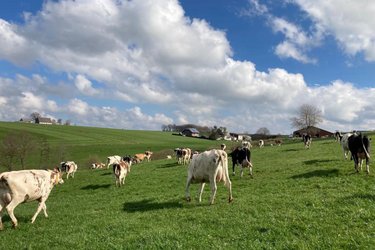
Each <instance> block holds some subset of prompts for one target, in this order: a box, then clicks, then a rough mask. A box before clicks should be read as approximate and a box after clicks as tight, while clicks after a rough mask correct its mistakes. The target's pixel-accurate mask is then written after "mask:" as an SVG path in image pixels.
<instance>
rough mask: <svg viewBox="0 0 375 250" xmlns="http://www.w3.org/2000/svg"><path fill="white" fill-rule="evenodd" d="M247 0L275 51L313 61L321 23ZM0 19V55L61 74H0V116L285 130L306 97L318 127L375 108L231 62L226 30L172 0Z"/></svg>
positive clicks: (72, 4)
mask: <svg viewBox="0 0 375 250" xmlns="http://www.w3.org/2000/svg"><path fill="white" fill-rule="evenodd" d="M251 2H252V3H253V4H255V5H256V4H258V5H257V6H256V11H257V13H260V14H262V15H265V16H267V18H270V19H268V20H270V22H269V24H270V25H271V27H273V28H274V31H275V32H280V33H281V34H283V36H284V41H282V42H281V43H280V44H279V45H278V46H277V47H276V52H277V53H278V54H279V56H282V57H288V58H294V59H296V60H299V61H302V62H305V63H311V62H314V59H313V58H310V57H309V56H308V55H307V53H308V52H309V50H310V49H311V48H312V47H314V46H316V45H317V44H318V43H319V41H320V38H321V34H322V29H320V28H317V27H318V26H319V25H322V26H324V23H323V22H319V23H318V22H316V27H315V29H313V31H310V32H306V31H303V30H302V28H300V27H298V26H297V25H295V24H293V23H291V22H288V21H287V20H286V19H281V18H278V17H275V16H272V15H271V14H270V13H269V10H268V9H267V7H266V6H262V5H259V3H258V1H256V0H252V1H251ZM302 2H303V1H301V2H300V4H301V6H302ZM317 20H318V19H317ZM0 21H1V23H2V25H3V26H1V28H0V29H1V31H3V32H0V38H4V39H0V59H2V60H8V61H11V62H14V63H18V64H19V65H21V64H23V63H30V62H33V61H34V62H38V63H40V64H42V65H48V67H50V69H52V70H53V71H56V72H63V73H65V74H66V75H67V80H66V82H65V81H59V82H51V81H50V80H49V79H48V78H46V77H45V76H42V75H34V76H24V75H22V74H19V75H17V76H15V77H14V79H12V78H0V106H1V109H0V119H2V120H18V119H19V118H21V117H24V116H28V115H29V114H30V113H32V112H34V111H39V112H40V113H44V114H50V115H51V116H55V117H61V116H63V117H66V118H69V119H71V120H72V121H73V123H76V124H79V125H89V126H103V127H116V128H128V129H157V130H159V129H160V127H161V125H162V124H170V123H177V124H180V123H199V124H201V125H207V126H213V125H223V126H227V127H228V128H229V129H230V130H234V131H237V132H241V131H250V132H255V130H256V129H258V128H259V127H264V126H266V127H268V128H269V129H270V130H271V131H272V132H275V133H278V132H281V133H290V130H291V129H292V128H291V127H290V125H289V118H290V117H291V116H293V115H294V111H295V110H296V108H297V107H298V106H299V105H301V104H303V103H305V102H308V103H315V104H316V105H318V107H319V108H322V109H323V111H324V115H325V125H327V126H329V127H327V128H326V129H331V130H334V129H336V127H339V126H343V127H344V126H347V127H349V126H357V129H367V128H371V126H372V125H371V124H374V123H373V121H374V120H375V112H370V113H369V114H368V113H367V114H366V115H364V113H365V110H366V111H368V110H370V111H373V108H372V107H373V106H374V105H373V104H374V102H373V100H374V99H375V93H374V92H375V90H374V89H373V88H370V89H357V88H355V87H354V86H353V85H352V84H350V83H345V82H340V81H335V82H333V83H331V84H328V85H327V86H319V87H314V88H311V87H308V86H307V85H306V83H305V81H304V78H303V76H302V75H301V74H292V73H289V72H288V71H286V70H284V69H280V68H275V69H269V70H267V71H259V70H257V69H256V67H255V65H254V63H252V62H249V61H238V60H235V59H233V58H232V50H231V48H230V45H229V41H228V40H227V38H226V34H225V32H224V31H221V30H217V29H214V28H213V27H211V26H210V25H209V24H208V23H207V22H206V21H204V20H200V19H189V18H188V17H186V16H185V14H184V11H183V9H182V8H181V6H180V5H179V2H178V1H177V0H160V1H154V0H138V1H111V0H95V1H89V0H82V1H59V2H53V1H47V2H46V3H45V4H44V7H43V9H42V10H41V11H40V12H38V13H37V14H36V15H29V16H28V17H27V19H26V20H25V24H20V25H18V26H17V25H15V24H9V23H8V22H6V21H5V20H0ZM271 21H272V22H271ZM326 29H327V28H326V27H325V26H324V30H326ZM5 38H6V39H5ZM13 40H14V41H15V43H12V41H13ZM5 48H6V49H5ZM30 51H32V53H31V52H30ZM93 82H95V83H98V84H99V85H100V88H94V86H93V84H92V83H93ZM76 89H78V90H79V91H80V93H83V94H84V95H85V96H84V98H82V95H80V96H77V94H76V93H75V92H76V91H75V90H76ZM348 93H355V94H353V95H348ZM4 100H5V101H4ZM337 100H339V104H337ZM98 101H100V102H98ZM99 103H105V104H104V105H101V104H99ZM108 103H109V104H108ZM119 103H120V104H119ZM144 105H147V108H145V107H146V106H144ZM35 109H38V110H35ZM145 110H147V112H146V111H145ZM161 110H162V111H161Z"/></svg>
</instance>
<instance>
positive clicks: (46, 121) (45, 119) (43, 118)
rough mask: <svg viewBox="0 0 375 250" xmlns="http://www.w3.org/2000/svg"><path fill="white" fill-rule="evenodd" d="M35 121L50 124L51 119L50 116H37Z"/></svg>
mask: <svg viewBox="0 0 375 250" xmlns="http://www.w3.org/2000/svg"><path fill="white" fill-rule="evenodd" d="M35 123H38V124H48V125H50V124H52V119H51V118H45V117H38V118H36V119H35Z"/></svg>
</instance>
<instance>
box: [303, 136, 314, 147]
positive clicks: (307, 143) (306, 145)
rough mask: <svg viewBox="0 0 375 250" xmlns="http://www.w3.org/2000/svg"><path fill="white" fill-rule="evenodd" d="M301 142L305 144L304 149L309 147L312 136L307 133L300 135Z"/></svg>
mask: <svg viewBox="0 0 375 250" xmlns="http://www.w3.org/2000/svg"><path fill="white" fill-rule="evenodd" d="M302 140H303V144H304V145H305V148H306V149H309V148H310V146H311V142H312V138H311V136H310V135H309V134H303V135H302Z"/></svg>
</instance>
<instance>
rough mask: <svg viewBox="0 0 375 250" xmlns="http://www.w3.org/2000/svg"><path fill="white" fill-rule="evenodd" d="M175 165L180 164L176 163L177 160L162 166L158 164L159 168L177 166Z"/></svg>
mask: <svg viewBox="0 0 375 250" xmlns="http://www.w3.org/2000/svg"><path fill="white" fill-rule="evenodd" d="M177 166H180V164H178V163H177V162H173V163H168V164H165V165H163V166H160V168H173V167H177Z"/></svg>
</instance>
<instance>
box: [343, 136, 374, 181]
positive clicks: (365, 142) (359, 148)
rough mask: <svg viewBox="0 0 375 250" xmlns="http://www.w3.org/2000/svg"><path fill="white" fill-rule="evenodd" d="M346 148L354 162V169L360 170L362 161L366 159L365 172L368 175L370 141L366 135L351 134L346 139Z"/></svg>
mask: <svg viewBox="0 0 375 250" xmlns="http://www.w3.org/2000/svg"><path fill="white" fill-rule="evenodd" d="M348 147H349V150H350V153H351V154H352V158H353V161H354V169H355V170H356V171H357V172H359V169H361V170H362V162H363V159H366V172H367V174H369V173H370V166H369V161H370V139H369V138H368V137H367V136H366V135H362V134H361V133H359V134H353V135H351V136H350V137H349V138H348Z"/></svg>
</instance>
